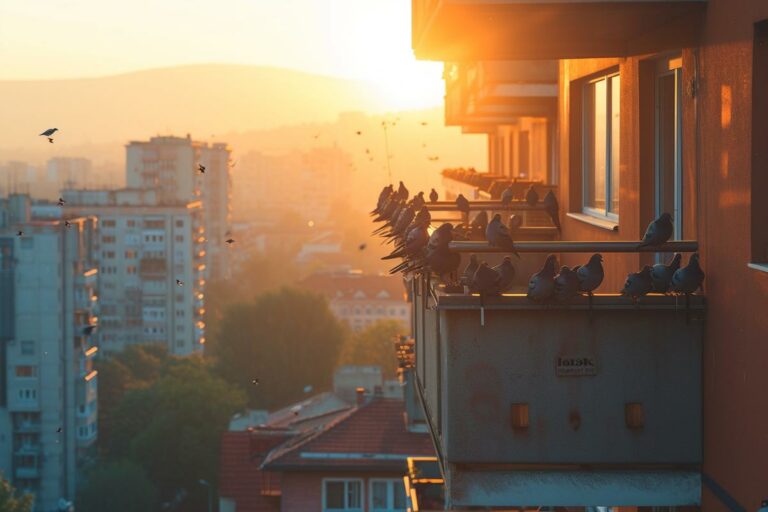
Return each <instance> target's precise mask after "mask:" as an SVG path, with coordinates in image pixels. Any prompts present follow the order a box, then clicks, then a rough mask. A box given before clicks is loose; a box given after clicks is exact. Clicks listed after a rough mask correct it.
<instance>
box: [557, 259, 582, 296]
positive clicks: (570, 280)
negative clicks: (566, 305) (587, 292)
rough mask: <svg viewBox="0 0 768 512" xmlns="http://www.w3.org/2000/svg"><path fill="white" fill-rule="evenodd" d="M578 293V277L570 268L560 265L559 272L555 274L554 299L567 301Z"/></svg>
mask: <svg viewBox="0 0 768 512" xmlns="http://www.w3.org/2000/svg"><path fill="white" fill-rule="evenodd" d="M578 294H579V278H578V276H577V275H576V272H574V271H573V270H572V269H570V268H568V267H565V266H563V267H561V268H560V273H559V274H558V275H557V276H555V293H554V297H555V300H556V301H558V302H567V301H568V300H570V299H572V298H573V297H575V296H576V295H578Z"/></svg>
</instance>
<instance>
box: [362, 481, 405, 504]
mask: <svg viewBox="0 0 768 512" xmlns="http://www.w3.org/2000/svg"><path fill="white" fill-rule="evenodd" d="M370 485H371V493H370V496H371V503H370V511H371V512H405V510H406V509H407V505H406V502H405V486H404V485H403V481H402V480H399V479H387V480H383V479H382V480H379V479H372V480H371V484H370Z"/></svg>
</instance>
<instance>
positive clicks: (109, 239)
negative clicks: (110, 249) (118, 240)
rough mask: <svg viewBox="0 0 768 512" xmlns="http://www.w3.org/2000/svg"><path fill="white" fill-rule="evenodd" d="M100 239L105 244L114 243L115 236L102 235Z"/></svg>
mask: <svg viewBox="0 0 768 512" xmlns="http://www.w3.org/2000/svg"><path fill="white" fill-rule="evenodd" d="M101 241H102V242H104V243H105V244H113V243H115V237H114V236H112V235H104V236H102V237H101Z"/></svg>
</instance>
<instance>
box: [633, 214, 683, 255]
mask: <svg viewBox="0 0 768 512" xmlns="http://www.w3.org/2000/svg"><path fill="white" fill-rule="evenodd" d="M674 231H675V226H674V224H672V216H671V215H670V214H668V213H662V214H661V215H660V216H659V218H658V219H656V220H654V221H652V222H651V223H650V224H648V229H646V230H645V235H644V236H643V240H642V241H641V242H640V245H638V246H637V248H638V249H640V248H641V247H657V246H659V245H661V244H663V243H665V242H666V241H667V240H669V239H670V238H672V234H673V233H674Z"/></svg>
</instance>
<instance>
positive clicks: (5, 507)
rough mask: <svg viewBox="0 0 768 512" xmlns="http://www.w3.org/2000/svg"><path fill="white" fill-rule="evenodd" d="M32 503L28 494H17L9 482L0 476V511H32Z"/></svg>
mask: <svg viewBox="0 0 768 512" xmlns="http://www.w3.org/2000/svg"><path fill="white" fill-rule="evenodd" d="M32 504H33V498H32V496H31V495H30V494H24V495H22V496H17V495H16V489H14V488H13V486H12V485H11V483H10V482H9V481H8V480H6V479H4V478H2V477H1V476H0V512H32Z"/></svg>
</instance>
